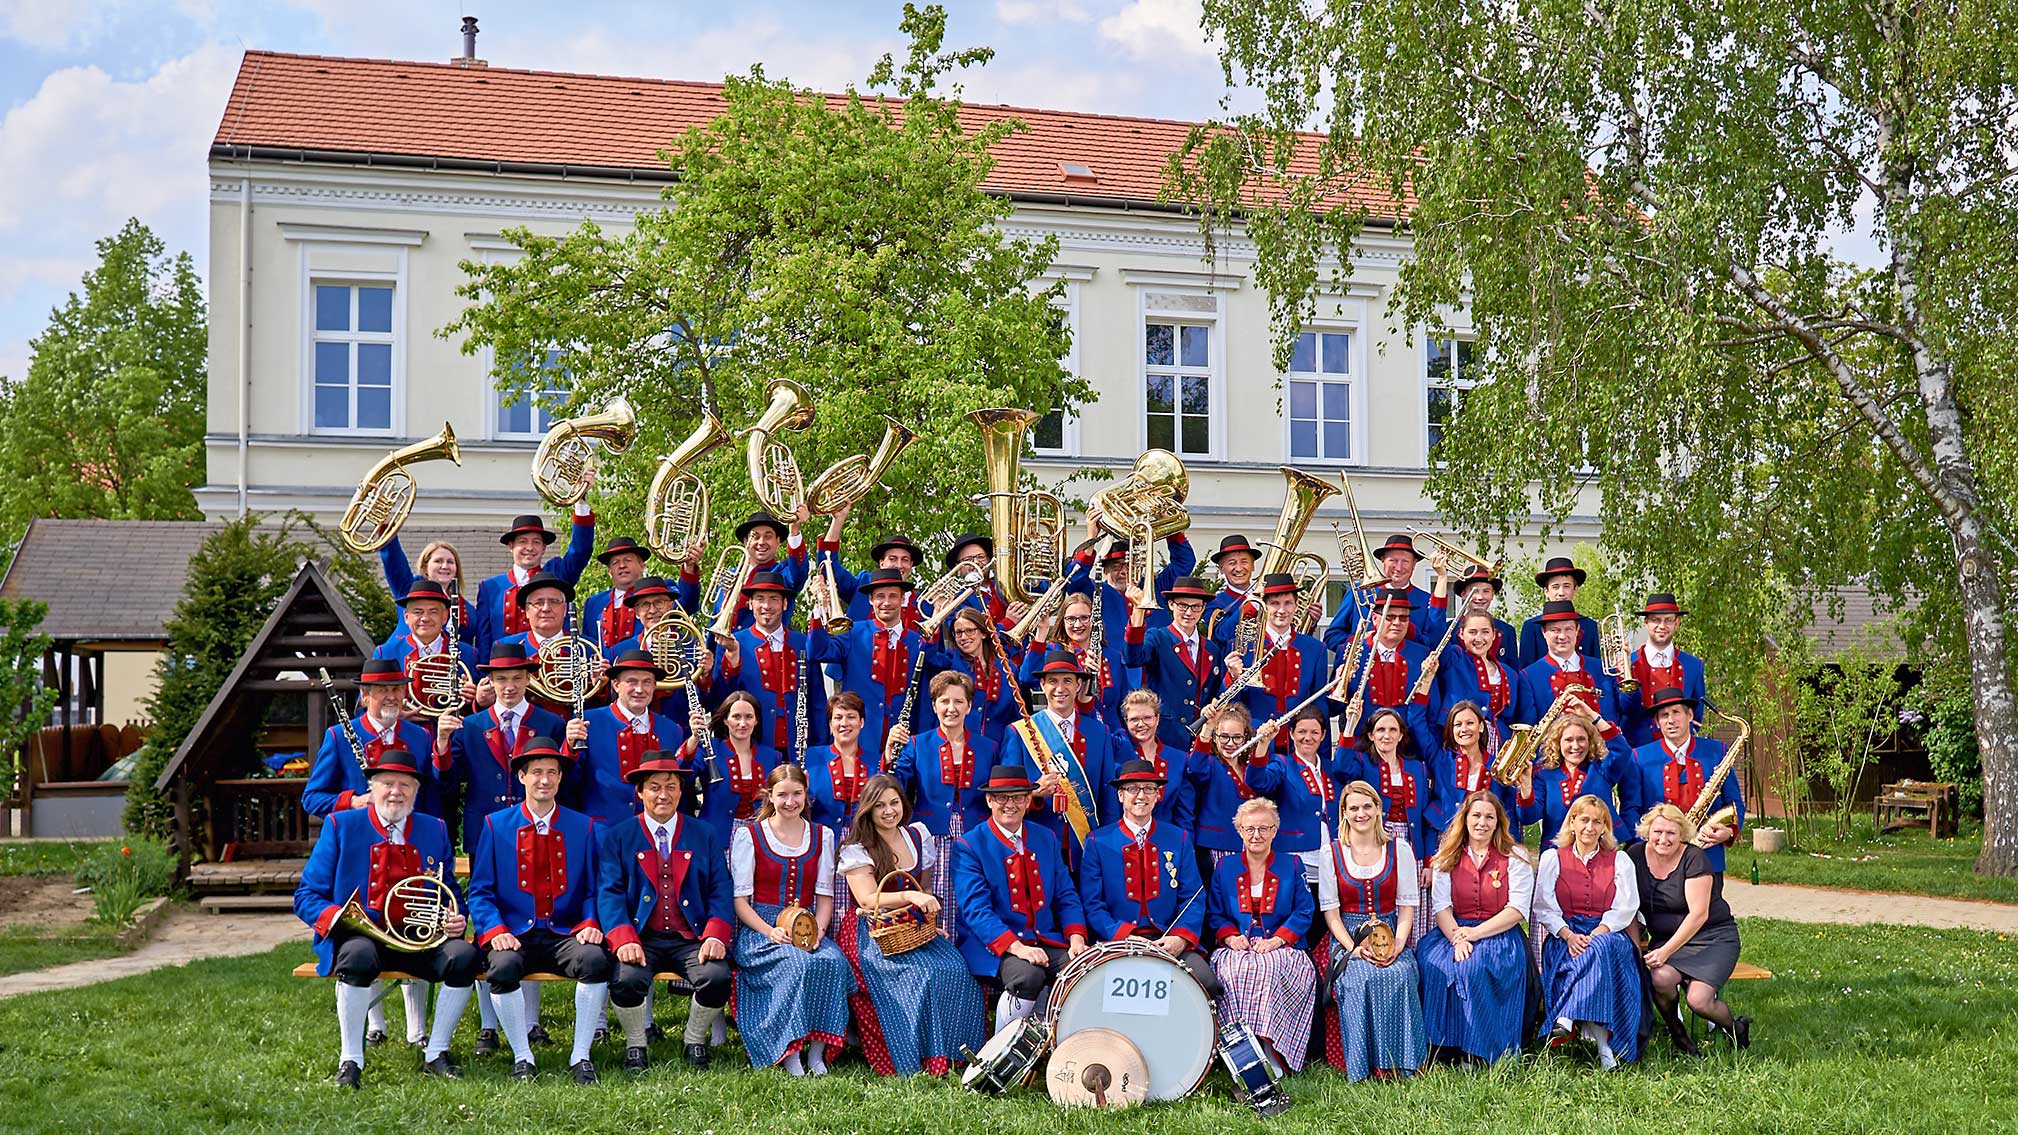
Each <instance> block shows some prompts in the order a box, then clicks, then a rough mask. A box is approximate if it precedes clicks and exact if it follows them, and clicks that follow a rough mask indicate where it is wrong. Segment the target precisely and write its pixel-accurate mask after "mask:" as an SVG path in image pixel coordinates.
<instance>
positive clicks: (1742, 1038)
mask: <svg viewBox="0 0 2018 1135" xmlns="http://www.w3.org/2000/svg"><path fill="white" fill-rule="evenodd" d="M1731 1039H1732V1040H1734V1041H1737V1042H1738V1047H1739V1048H1750V1047H1752V1018H1750V1017H1739V1018H1738V1019H1737V1020H1735V1021H1732V1022H1731Z"/></svg>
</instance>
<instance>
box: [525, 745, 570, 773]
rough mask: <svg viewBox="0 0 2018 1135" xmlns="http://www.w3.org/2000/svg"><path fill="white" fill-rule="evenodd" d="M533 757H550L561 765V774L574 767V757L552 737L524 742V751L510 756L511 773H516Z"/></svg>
mask: <svg viewBox="0 0 2018 1135" xmlns="http://www.w3.org/2000/svg"><path fill="white" fill-rule="evenodd" d="M534 757H552V758H554V759H555V760H557V761H559V762H560V763H561V771H562V772H563V773H565V772H567V770H568V769H569V768H571V767H573V765H574V761H575V755H574V753H572V752H570V751H569V750H567V749H563V748H561V746H560V742H558V741H555V740H554V739H553V738H552V737H534V738H533V739H532V740H530V741H527V742H526V747H525V751H524V752H521V753H516V754H514V755H513V756H512V772H514V773H516V772H518V771H519V770H520V769H522V768H524V767H525V766H526V763H527V762H528V761H531V760H532V759H533V758H534Z"/></svg>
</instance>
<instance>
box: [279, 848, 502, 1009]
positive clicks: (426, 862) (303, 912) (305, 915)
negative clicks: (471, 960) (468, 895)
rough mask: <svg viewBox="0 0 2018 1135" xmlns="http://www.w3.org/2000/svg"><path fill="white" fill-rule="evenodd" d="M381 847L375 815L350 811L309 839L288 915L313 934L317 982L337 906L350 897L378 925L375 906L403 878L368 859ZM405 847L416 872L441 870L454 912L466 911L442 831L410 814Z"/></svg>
mask: <svg viewBox="0 0 2018 1135" xmlns="http://www.w3.org/2000/svg"><path fill="white" fill-rule="evenodd" d="M385 842H386V838H385V825H384V824H382V823H380V822H379V818H378V809H377V808H353V809H351V810H349V811H345V812H333V813H331V814H330V817H329V819H328V820H327V821H325V822H324V823H323V825H322V832H321V834H319V835H317V836H316V838H315V848H314V850H312V851H310V852H309V853H308V863H307V864H306V865H305V866H303V867H302V869H301V882H300V883H298V884H296V886H295V888H294V914H295V917H297V918H299V919H301V920H302V921H303V922H305V923H307V924H308V925H309V926H310V927H312V928H314V930H315V972H316V973H317V974H318V975H320V976H322V977H328V976H329V974H330V967H331V965H332V963H333V962H334V960H335V957H336V946H335V944H334V943H332V942H331V941H330V940H329V931H330V928H331V927H332V926H334V925H335V923H336V916H337V915H338V914H339V913H340V912H341V911H342V909H343V904H344V903H345V902H346V901H348V900H349V898H350V896H351V895H353V894H355V895H356V896H357V901H358V902H360V903H362V904H364V909H365V913H367V914H369V915H370V916H371V917H372V918H373V919H374V920H377V921H380V922H381V923H382V922H383V919H384V914H385V912H384V911H383V910H382V909H380V906H379V903H380V902H381V901H382V900H383V896H384V894H385V892H386V889H387V888H389V887H390V886H391V885H392V884H394V883H396V882H398V881H399V880H400V879H401V878H404V877H405V875H404V874H400V875H393V874H392V873H391V872H390V870H389V869H388V868H387V867H386V865H385V864H384V863H382V862H380V857H379V856H374V855H373V854H372V849H373V848H375V847H377V846H379V845H380V844H382V843H385ZM406 842H407V843H409V844H412V845H413V849H414V851H415V852H416V853H418V855H419V859H420V869H421V870H422V871H424V872H430V873H431V872H433V871H435V870H436V869H438V868H441V867H446V868H447V870H446V871H445V872H444V873H443V874H444V875H445V877H446V879H447V881H448V885H449V889H450V890H452V891H454V892H455V895H456V904H457V907H458V909H468V908H467V905H466V904H464V903H463V901H462V888H460V887H458V886H457V885H456V881H455V852H454V850H453V849H452V848H450V847H449V845H448V826H447V825H446V824H443V823H442V822H441V821H440V820H438V819H436V818H435V817H433V816H425V815H422V814H421V813H419V812H415V813H413V814H412V815H410V816H408V817H407V820H406Z"/></svg>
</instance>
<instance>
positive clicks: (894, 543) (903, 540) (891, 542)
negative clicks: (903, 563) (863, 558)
mask: <svg viewBox="0 0 2018 1135" xmlns="http://www.w3.org/2000/svg"><path fill="white" fill-rule="evenodd" d="M898 548H902V549H904V550H905V551H907V552H909V553H911V562H912V563H914V564H921V563H924V562H925V549H923V548H920V547H919V546H918V545H916V544H913V543H912V542H911V538H910V537H909V536H892V537H890V538H889V539H887V540H885V541H883V542H882V543H880V544H876V545H873V546H871V547H870V549H869V561H870V562H871V563H881V562H882V560H883V553H884V552H889V551H894V550H896V549H898Z"/></svg>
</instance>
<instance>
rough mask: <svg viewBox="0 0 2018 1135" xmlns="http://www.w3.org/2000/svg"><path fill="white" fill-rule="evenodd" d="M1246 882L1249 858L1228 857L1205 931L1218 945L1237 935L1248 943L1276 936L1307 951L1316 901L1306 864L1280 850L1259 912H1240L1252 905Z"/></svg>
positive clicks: (1218, 874) (1216, 877) (1216, 876)
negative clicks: (1305, 945) (1305, 873)
mask: <svg viewBox="0 0 2018 1135" xmlns="http://www.w3.org/2000/svg"><path fill="white" fill-rule="evenodd" d="M1250 885H1251V884H1250V881H1249V880H1248V878H1247V856H1245V855H1229V856H1227V857H1226V858H1225V859H1222V860H1220V861H1219V869H1218V870H1216V871H1214V872H1213V873H1212V890H1211V892H1210V894H1209V896H1208V897H1209V899H1210V905H1209V906H1208V907H1206V911H1205V928H1206V930H1207V932H1209V933H1210V934H1211V935H1212V941H1213V942H1214V943H1219V942H1224V941H1226V940H1227V939H1228V938H1231V937H1233V936H1234V935H1236V934H1240V935H1244V936H1246V937H1247V938H1250V939H1253V938H1265V937H1269V936H1271V935H1272V936H1274V937H1277V938H1280V939H1282V940H1283V942H1285V943H1287V944H1288V945H1291V946H1301V945H1303V940H1304V936H1305V935H1307V934H1309V933H1310V920H1311V918H1312V917H1314V916H1315V915H1316V914H1317V900H1316V899H1314V898H1312V897H1310V885H1309V884H1308V883H1305V882H1304V881H1303V860H1302V859H1299V858H1298V857H1297V855H1296V853H1295V852H1293V851H1283V850H1282V849H1280V848H1277V849H1276V851H1275V855H1274V857H1273V858H1271V859H1270V860H1269V862H1268V871H1267V873H1266V874H1265V875H1264V877H1263V879H1262V889H1261V901H1260V902H1259V903H1258V904H1253V905H1254V907H1255V909H1253V910H1242V909H1241V905H1242V903H1244V902H1251V899H1250V896H1249V893H1248V888H1249V886H1250Z"/></svg>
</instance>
